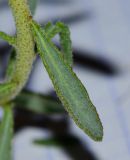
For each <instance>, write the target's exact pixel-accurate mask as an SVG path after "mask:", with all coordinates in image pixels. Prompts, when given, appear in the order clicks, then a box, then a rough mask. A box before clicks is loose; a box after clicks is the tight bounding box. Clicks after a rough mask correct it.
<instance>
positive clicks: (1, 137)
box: [0, 104, 13, 160]
mask: <svg viewBox="0 0 130 160" xmlns="http://www.w3.org/2000/svg"><path fill="white" fill-rule="evenodd" d="M3 110H4V117H3V120H2V122H1V123H0V159H1V160H11V159H12V158H11V142H12V137H13V113H12V107H11V106H10V105H9V104H8V105H5V106H4V108H3Z"/></svg>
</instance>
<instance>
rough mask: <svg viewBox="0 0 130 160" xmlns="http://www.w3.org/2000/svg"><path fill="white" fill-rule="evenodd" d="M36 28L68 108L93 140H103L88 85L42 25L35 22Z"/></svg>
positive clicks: (48, 66) (48, 67)
mask: <svg viewBox="0 0 130 160" xmlns="http://www.w3.org/2000/svg"><path fill="white" fill-rule="evenodd" d="M32 28H33V32H34V37H35V41H36V44H37V48H38V51H39V54H40V57H41V59H42V61H43V63H44V65H45V68H46V70H47V72H48V73H49V76H50V78H51V80H52V82H53V85H54V88H55V90H56V93H57V95H58V97H59V98H60V100H61V102H62V103H63V105H64V107H65V109H66V110H67V111H68V112H69V114H70V116H71V117H72V118H73V120H74V121H75V123H76V124H77V125H78V126H79V127H80V128H81V129H83V130H84V132H85V133H87V134H88V135H89V136H90V137H91V138H92V139H94V140H96V141H100V140H102V137H103V127H102V124H101V121H100V119H99V116H98V114H97V111H96V108H95V106H94V105H93V104H92V102H91V100H90V98H89V95H88V93H87V91H86V89H85V87H84V86H83V84H82V83H81V81H80V80H79V79H78V77H77V76H76V74H75V73H74V72H73V71H72V68H71V67H70V66H69V65H68V64H67V63H65V61H64V58H63V55H62V54H61V52H60V51H59V50H58V49H57V48H56V46H55V45H54V44H53V43H52V42H50V41H48V39H47V37H46V33H45V32H44V31H43V30H42V28H41V27H40V26H39V25H38V24H36V23H35V22H32Z"/></svg>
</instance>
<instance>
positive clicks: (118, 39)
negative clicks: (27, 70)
mask: <svg viewBox="0 0 130 160" xmlns="http://www.w3.org/2000/svg"><path fill="white" fill-rule="evenodd" d="M129 8H130V1H129V0H98V1H97V0H39V1H38V7H37V10H36V14H35V16H34V18H35V19H36V20H37V21H38V22H40V23H41V24H45V23H46V22H47V21H53V22H54V23H55V22H56V21H63V22H65V23H66V24H68V25H69V26H70V29H71V37H72V42H73V51H74V59H75V65H74V70H75V72H76V73H77V75H78V77H79V78H80V79H81V80H82V82H83V83H84V85H85V87H86V88H87V89H88V92H89V94H90V97H91V99H92V101H93V103H94V104H95V106H96V108H97V110H98V112H99V115H100V118H101V120H102V123H103V126H104V138H103V141H102V142H99V143H97V142H93V141H92V140H91V139H90V138H89V137H87V136H86V135H85V134H84V133H83V132H82V131H81V130H80V129H79V128H78V127H77V126H76V125H75V124H74V123H73V121H72V120H71V119H69V124H70V126H69V129H70V132H71V133H72V134H73V135H75V136H77V137H79V139H80V141H81V143H83V146H84V147H83V148H84V149H82V151H83V152H85V151H86V152H90V153H91V154H92V156H91V158H87V156H86V157H85V156H82V157H81V160H87V159H89V160H115V159H118V160H129V159H130V123H129V122H130V98H129V97H130V18H129V17H130V10H129ZM0 30H1V31H5V32H6V33H10V34H14V33H15V24H14V21H13V18H12V15H11V11H10V9H9V7H8V5H7V1H6V0H0ZM55 42H56V43H57V44H58V39H57V37H56V38H55ZM5 46H7V44H6V43H5V42H3V41H2V40H1V41H0V54H1V52H2V51H5V50H4V49H5ZM3 65H4V62H3ZM0 74H1V75H2V68H0ZM27 88H28V89H30V90H33V91H36V92H38V93H50V92H53V87H52V84H51V81H50V80H49V77H48V75H47V73H46V71H45V69H44V67H43V65H42V62H41V61H40V59H38V60H37V62H36V65H35V67H34V68H33V72H32V75H31V78H30V81H29V83H28V85H27ZM56 118H57V117H56ZM59 118H60V117H59ZM54 119H55V117H54ZM50 135H51V133H50V132H49V131H47V130H45V131H43V130H41V129H38V128H34V127H33V128H32V127H29V128H26V129H23V130H22V131H21V132H18V133H17V134H16V136H15V138H14V159H15V160H23V159H28V160H36V159H37V160H42V159H46V160H72V159H74V160H75V159H76V158H74V157H73V158H72V157H71V156H70V155H69V154H67V153H66V152H65V151H64V149H61V148H60V147H55V148H54V147H53V146H52V147H46V146H36V145H33V143H32V141H33V139H35V138H39V137H45V138H46V137H48V136H50ZM79 147H80V146H79ZM77 150H78V148H77ZM79 150H80V148H79ZM75 152H76V151H75ZM81 154H82V152H81ZM76 160H78V158H77V159H76ZM79 160H80V158H79Z"/></svg>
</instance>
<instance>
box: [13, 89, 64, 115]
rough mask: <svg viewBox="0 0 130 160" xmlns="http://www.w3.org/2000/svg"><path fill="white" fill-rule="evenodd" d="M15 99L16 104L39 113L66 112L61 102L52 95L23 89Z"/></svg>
mask: <svg viewBox="0 0 130 160" xmlns="http://www.w3.org/2000/svg"><path fill="white" fill-rule="evenodd" d="M14 101H15V104H16V106H18V107H21V108H24V109H28V110H30V111H32V112H35V113H39V114H61V113H65V110H64V108H63V106H62V105H61V103H60V102H59V101H58V100H56V99H54V98H52V97H51V96H44V95H40V94H36V93H32V92H29V91H22V92H21V93H20V94H19V95H18V96H17V97H16V99H15V100H14Z"/></svg>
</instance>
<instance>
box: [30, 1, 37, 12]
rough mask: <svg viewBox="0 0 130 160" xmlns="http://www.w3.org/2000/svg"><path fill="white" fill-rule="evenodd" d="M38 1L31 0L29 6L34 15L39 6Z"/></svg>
mask: <svg viewBox="0 0 130 160" xmlns="http://www.w3.org/2000/svg"><path fill="white" fill-rule="evenodd" d="M37 2H38V0H29V2H28V3H29V6H30V11H31V14H32V15H34V14H35V11H36V7H37Z"/></svg>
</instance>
